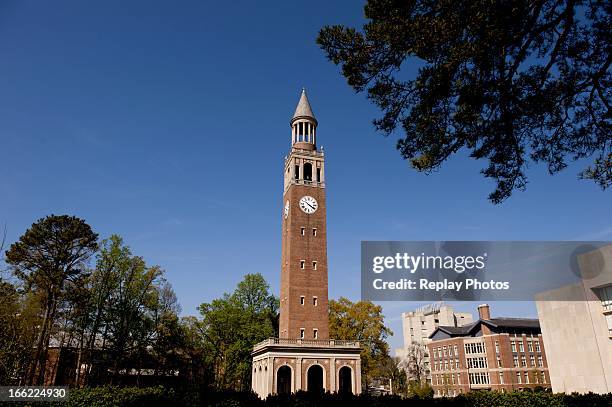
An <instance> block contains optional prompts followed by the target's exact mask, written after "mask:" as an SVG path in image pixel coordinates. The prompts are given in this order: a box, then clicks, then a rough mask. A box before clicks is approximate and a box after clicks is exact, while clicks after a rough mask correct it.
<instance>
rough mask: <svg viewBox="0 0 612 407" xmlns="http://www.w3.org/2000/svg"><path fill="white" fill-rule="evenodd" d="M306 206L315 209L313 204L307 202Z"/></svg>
mask: <svg viewBox="0 0 612 407" xmlns="http://www.w3.org/2000/svg"><path fill="white" fill-rule="evenodd" d="M306 205H308V206H310V209H314V206H312V205H311V204H309V203H308V202H306Z"/></svg>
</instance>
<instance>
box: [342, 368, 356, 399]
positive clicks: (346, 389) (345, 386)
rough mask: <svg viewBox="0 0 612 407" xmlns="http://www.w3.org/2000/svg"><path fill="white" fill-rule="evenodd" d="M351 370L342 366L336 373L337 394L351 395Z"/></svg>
mask: <svg viewBox="0 0 612 407" xmlns="http://www.w3.org/2000/svg"><path fill="white" fill-rule="evenodd" d="M352 376H353V375H352V372H351V368H350V367H348V366H344V367H342V368H340V370H339V371H338V382H339V383H338V384H339V386H338V393H344V394H348V393H352V392H353V383H352V381H353V378H352Z"/></svg>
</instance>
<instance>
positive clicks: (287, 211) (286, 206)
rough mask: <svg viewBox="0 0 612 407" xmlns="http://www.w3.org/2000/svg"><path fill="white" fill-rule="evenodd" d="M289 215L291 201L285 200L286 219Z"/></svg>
mask: <svg viewBox="0 0 612 407" xmlns="http://www.w3.org/2000/svg"><path fill="white" fill-rule="evenodd" d="M287 216H289V201H287V202H285V219H287Z"/></svg>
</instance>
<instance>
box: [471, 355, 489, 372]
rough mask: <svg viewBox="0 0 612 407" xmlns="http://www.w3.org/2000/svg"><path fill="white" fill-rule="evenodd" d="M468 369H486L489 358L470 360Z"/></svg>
mask: <svg viewBox="0 0 612 407" xmlns="http://www.w3.org/2000/svg"><path fill="white" fill-rule="evenodd" d="M467 367H468V369H486V368H487V367H488V366H487V358H485V357H477V358H468V359H467Z"/></svg>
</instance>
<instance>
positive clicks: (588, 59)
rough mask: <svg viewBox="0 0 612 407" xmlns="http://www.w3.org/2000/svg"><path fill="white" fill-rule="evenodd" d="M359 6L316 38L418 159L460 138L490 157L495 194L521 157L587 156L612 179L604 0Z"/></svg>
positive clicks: (496, 197) (509, 186)
mask: <svg viewBox="0 0 612 407" xmlns="http://www.w3.org/2000/svg"><path fill="white" fill-rule="evenodd" d="M365 17H366V19H367V20H368V21H367V23H366V24H365V25H364V26H363V30H362V31H358V30H356V29H354V28H350V27H344V26H338V25H335V26H327V27H324V28H323V29H322V30H321V31H320V33H319V37H318V39H317V42H318V44H319V45H320V46H321V48H322V49H323V51H324V52H325V54H326V55H327V57H328V58H329V59H330V60H331V61H332V62H333V63H335V64H337V65H341V67H342V73H343V75H344V76H345V77H346V79H347V81H348V84H349V85H350V86H352V87H353V88H354V89H355V90H356V91H363V90H367V92H368V97H369V98H370V99H371V100H372V101H373V102H374V103H375V104H376V105H378V107H379V108H380V109H381V110H382V112H383V116H382V118H381V119H378V120H375V121H374V124H375V126H376V128H377V129H378V130H380V131H382V132H383V133H384V134H386V135H388V134H391V133H392V132H393V131H395V130H396V129H397V128H400V129H402V130H403V131H404V133H405V134H404V136H403V137H402V138H400V140H399V141H398V144H397V148H398V150H399V152H400V154H401V156H402V157H403V158H405V159H408V160H410V162H411V164H412V166H413V167H414V168H415V169H417V170H418V171H424V172H431V171H434V170H436V169H438V168H439V167H440V166H441V165H442V163H443V162H444V161H446V160H447V159H448V158H449V157H450V156H452V155H453V154H455V153H457V152H459V151H460V150H468V151H470V152H471V157H472V158H474V159H485V160H488V166H487V167H486V168H484V169H483V170H482V173H483V174H484V176H485V177H490V178H492V179H493V180H495V181H496V183H497V188H496V189H495V191H494V192H493V193H491V195H490V196H489V199H490V200H491V201H492V202H493V203H499V202H502V201H503V200H505V199H506V198H508V197H509V196H510V195H511V193H512V192H513V191H514V190H515V189H519V190H522V189H524V188H525V186H526V184H527V177H526V175H525V170H526V168H527V166H528V163H529V160H531V161H533V162H543V163H545V164H546V165H547V167H548V171H549V173H550V174H554V173H556V172H558V171H560V170H562V169H563V168H565V167H566V165H567V164H566V163H567V161H569V160H578V159H583V158H588V157H592V158H593V161H592V164H591V166H590V167H587V169H586V170H585V171H583V172H582V173H581V176H582V177H583V178H589V179H592V180H594V181H595V182H596V183H597V184H598V185H600V186H601V188H602V189H605V188H607V187H609V186H610V185H612V137H611V134H612V114H611V111H610V105H611V104H612V101H611V98H612V92H611V89H610V84H611V81H612V74H611V71H610V63H611V62H612V55H611V48H610V45H609V44H610V37H609V35H610V31H611V29H612V27H611V23H610V21H611V8H610V7H609V3H607V2H604V1H589V2H587V1H580V0H579V1H574V0H562V1H556V0H535V1H533V0H512V1H503V2H500V1H490V0H477V1H474V0H446V1H424V0H414V1H399V0H368V1H367V4H366V6H365ZM409 65H411V66H410V67H408V66H409ZM414 68H418V74H416V77H409V75H407V74H406V70H407V69H414Z"/></svg>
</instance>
